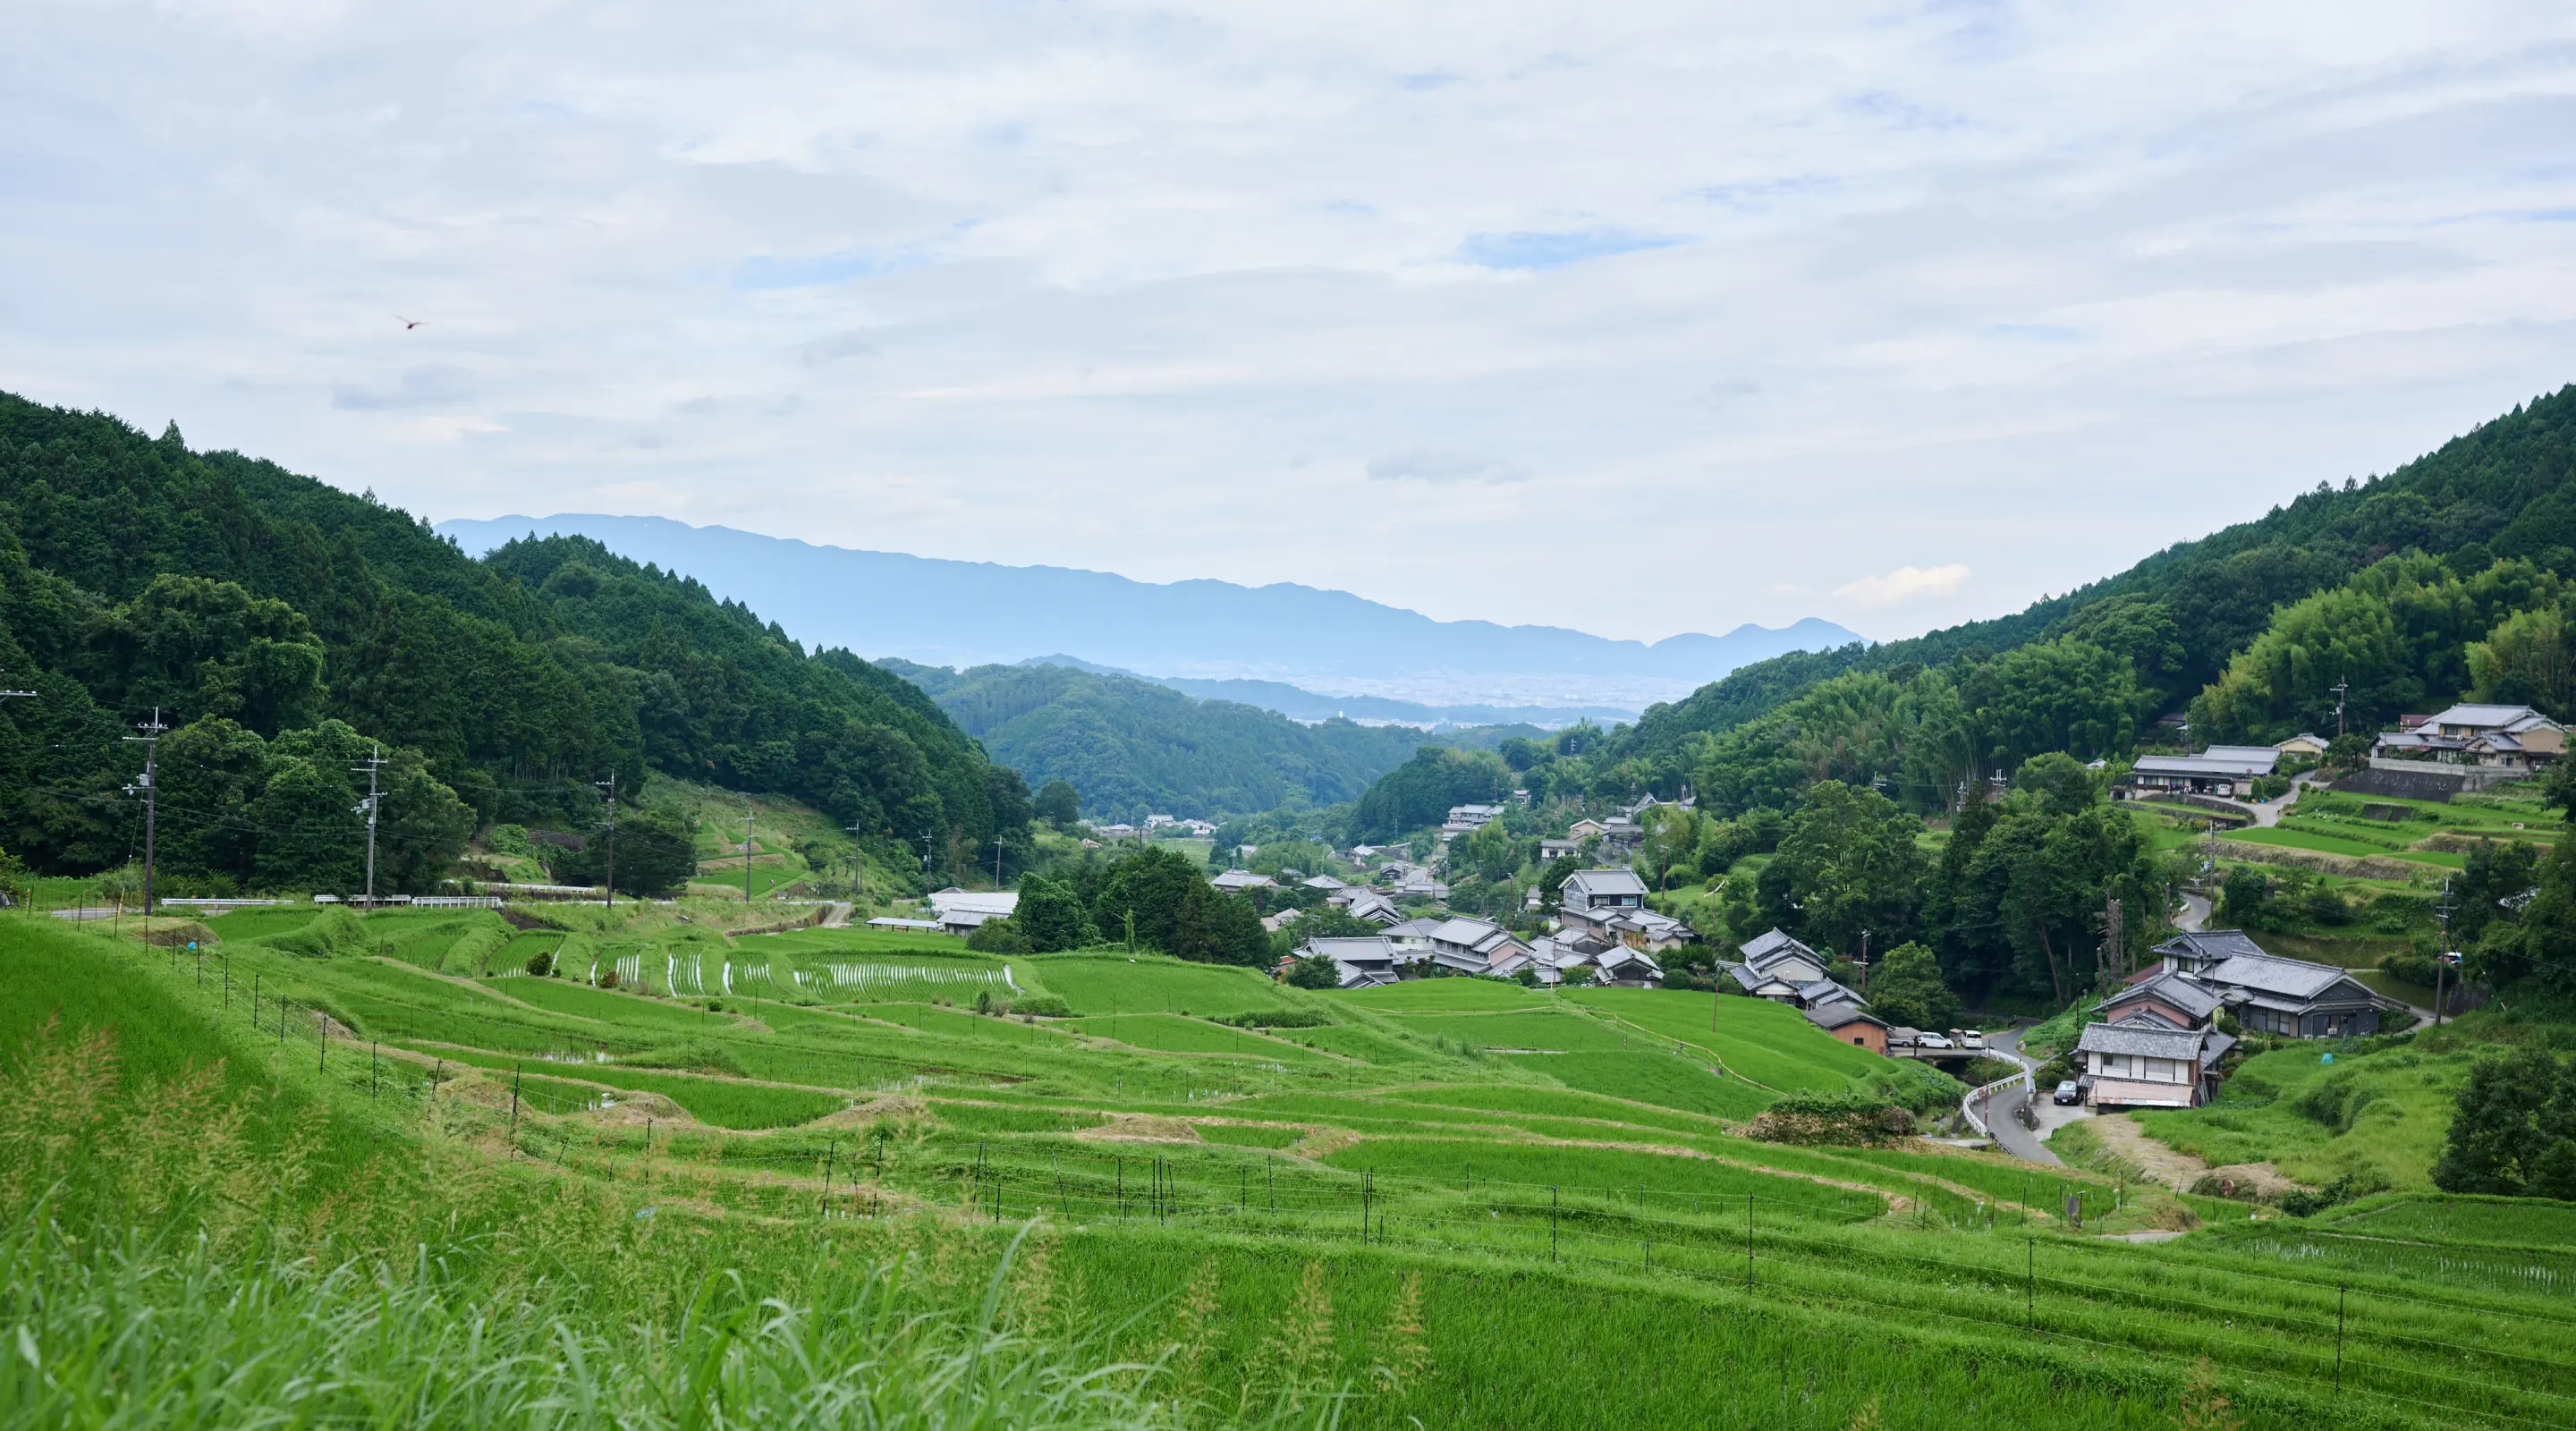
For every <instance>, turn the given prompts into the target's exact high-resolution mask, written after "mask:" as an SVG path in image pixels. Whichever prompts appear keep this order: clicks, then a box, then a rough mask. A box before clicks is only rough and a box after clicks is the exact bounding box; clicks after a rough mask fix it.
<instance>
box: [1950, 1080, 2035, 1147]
mask: <svg viewBox="0 0 2576 1431" xmlns="http://www.w3.org/2000/svg"><path fill="white" fill-rule="evenodd" d="M2030 1072H2031V1070H2030V1065H2029V1064H2027V1063H2025V1064H2023V1065H2022V1067H2021V1072H2019V1073H2016V1074H2013V1075H2011V1076H2010V1077H2006V1078H1998V1079H1996V1080H1995V1081H1994V1082H1992V1083H1989V1084H1987V1085H1985V1086H1984V1087H1982V1088H1971V1089H1969V1090H1968V1096H1967V1097H1965V1098H1962V1099H1960V1100H1959V1112H1960V1114H1961V1115H1962V1116H1964V1117H1965V1118H1966V1119H1967V1120H1968V1126H1969V1127H1971V1128H1974V1129H1976V1130H1977V1136H1978V1137H1980V1138H1991V1137H1993V1136H1994V1135H1995V1134H1994V1130H1993V1129H1992V1128H1989V1127H1987V1126H1986V1120H1985V1117H1984V1115H1983V1114H1981V1113H1979V1112H1978V1111H1977V1110H1978V1107H1979V1105H1985V1106H1988V1107H1991V1106H1993V1103H1994V1097H1995V1095H1996V1094H1998V1093H2001V1092H2003V1091H2004V1090H2005V1089H2007V1088H2010V1087H2012V1086H2013V1085H2014V1084H2016V1083H2021V1084H2028V1083H2029V1082H2030Z"/></svg>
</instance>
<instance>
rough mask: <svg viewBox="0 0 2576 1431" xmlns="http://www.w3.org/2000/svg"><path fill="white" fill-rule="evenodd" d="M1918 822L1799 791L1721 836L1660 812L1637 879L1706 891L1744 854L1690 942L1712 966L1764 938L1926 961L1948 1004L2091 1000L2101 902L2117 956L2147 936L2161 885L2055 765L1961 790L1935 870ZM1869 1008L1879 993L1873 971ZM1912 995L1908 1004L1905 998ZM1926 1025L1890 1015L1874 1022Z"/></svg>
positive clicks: (2083, 788)
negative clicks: (1748, 869)
mask: <svg viewBox="0 0 2576 1431" xmlns="http://www.w3.org/2000/svg"><path fill="white" fill-rule="evenodd" d="M1922 836H1923V822H1922V819H1921V818H1920V817H1919V816H1918V815H1916V814H1914V813H1913V812H1912V811H1910V810H1908V809H1906V808H1905V807H1904V806H1903V805H1901V804H1900V803H1899V802H1897V801H1895V800H1893V799H1891V798H1889V797H1888V796H1887V795H1885V794H1882V793H1880V792H1879V791H1877V790H1874V789H1872V788H1870V787H1869V786H1867V785H1853V784H1848V783H1845V782H1843V781H1840V780H1833V779H1826V780H1819V781H1816V782H1814V783H1812V784H1810V785H1808V786H1806V787H1805V788H1804V789H1803V790H1801V791H1800V792H1798V794H1797V797H1796V799H1795V801H1794V802H1793V803H1792V804H1791V805H1790V806H1789V807H1788V808H1786V809H1785V810H1777V809H1771V808H1768V807H1765V808H1758V809H1755V810H1753V811H1750V812H1747V813H1746V814H1744V815H1741V816H1738V817H1736V818H1732V819H1728V818H1722V817H1719V816H1717V815H1713V814H1710V813H1706V812H1703V811H1696V810H1683V809H1677V808H1671V807H1666V808H1662V809H1658V810H1656V811H1654V812H1652V814H1651V816H1650V817H1649V823H1648V826H1647V834H1646V839H1645V843H1644V845H1643V847H1642V848H1641V850H1640V859H1639V863H1640V864H1641V865H1642V866H1643V867H1644V870H1645V873H1646V874H1647V875H1648V877H1649V878H1650V879H1654V880H1658V881H1661V880H1666V879H1670V878H1672V877H1673V876H1675V875H1685V876H1696V877H1706V876H1710V875H1716V874H1722V873H1725V872H1726V871H1727V870H1729V869H1730V868H1731V867H1732V866H1733V865H1734V864H1735V862H1736V861H1737V860H1739V859H1742V858H1743V857H1744V856H1746V855H1748V854H1758V853H1766V852H1767V853H1769V854H1770V856H1771V858H1770V859H1769V860H1767V861H1765V862H1764V863H1763V865H1762V867H1761V871H1760V873H1759V874H1757V875H1755V876H1753V877H1752V878H1750V879H1747V878H1743V877H1740V876H1739V877H1737V878H1733V879H1729V880H1727V881H1726V883H1725V886H1724V903H1723V905H1722V910H1723V913H1724V918H1725V926H1726V927H1724V928H1722V929H1721V928H1703V929H1702V933H1703V934H1704V935H1705V936H1706V937H1707V938H1708V939H1709V940H1711V941H1712V942H1713V943H1715V944H1717V945H1718V946H1719V948H1720V950H1724V949H1727V948H1731V947H1732V946H1733V944H1734V943H1737V942H1740V941H1742V940H1745V939H1749V938H1751V937H1752V936H1754V935H1755V934H1758V933H1760V932H1762V931H1763V930H1766V929H1772V928H1778V929H1784V930H1787V931H1788V932H1789V933H1791V934H1794V935H1796V936H1798V937H1799V938H1800V939H1803V940H1805V941H1806V942H1807V943H1808V944H1810V945H1812V946H1814V947H1815V948H1817V949H1819V950H1822V951H1825V952H1827V953H1829V954H1833V955H1836V956H1839V957H1841V958H1843V959H1846V960H1851V961H1854V962H1855V963H1856V962H1857V961H1858V959H1860V958H1861V957H1862V955H1863V953H1864V951H1872V952H1871V954H1870V957H1871V958H1872V959H1873V961H1875V960H1877V959H1879V958H1882V957H1896V959H1897V963H1898V964H1899V966H1900V967H1901V966H1903V965H1905V964H1906V963H1907V962H1908V960H1909V958H1910V957H1911V956H1899V954H1898V951H1901V950H1904V949H1906V948H1907V946H1916V947H1918V948H1920V949H1922V950H1924V951H1928V956H1929V957H1928V958H1926V959H1925V960H1923V962H1922V963H1921V965H1920V966H1919V967H1920V968H1922V969H1923V970H1925V971H1927V972H1928V971H1930V970H1931V969H1933V968H1935V967H1937V970H1938V974H1939V983H1940V984H1941V985H1942V986H1944V987H1946V988H1947V989H1948V990H1949V991H1950V993H1951V995H1953V996H1956V997H1958V998H1963V999H1966V1000H1968V1001H1972V1002H1980V1001H1984V1000H1988V999H1991V998H1993V997H1995V996H1996V995H2007V996H2022V997H2027V998H2031V999H2045V1000H2047V1001H2048V1002H2049V1003H2050V1004H2051V1005H2052V1006H2054V1005H2062V1004H2064V1003H2065V1002H2066V1001H2067V1000H2068V999H2070V998H2072V997H2073V996H2074V995H2076V994H2078V993H2081V992H2083V991H2085V990H2087V989H2090V988H2093V987H2095V986H2096V985H2097V984H2098V983H2099V982H2100V981H2101V980H2102V978H2103V977H2104V976H2105V975H2106V974H2117V973H2119V972H2121V969H2120V968H2119V967H2117V966H2114V965H2112V964H2110V963H2109V962H2107V961H2108V959H2109V955H2108V954H2107V952H2106V951H2107V950H2108V949H2109V948H2110V944H2109V939H2108V931H2109V929H2110V928H2111V925H2110V923H2109V918H2108V916H2109V913H2110V907H2111V906H2110V902H2111V901H2112V900H2115V899H2116V900H2117V901H2119V909H2120V913H2119V929H2120V935H2121V939H2122V945H2121V948H2122V951H2123V952H2124V953H2125V954H2128V955H2131V956H2136V955H2141V954H2143V951H2144V949H2145V948H2146V943H2145V942H2142V941H2149V942H2151V941H2152V939H2153V936H2154V933H2155V931H2156V930H2158V929H2160V928H2161V927H2162V926H2163V922H2164V910H2165V903H2166V897H2167V891H2168V888H2169V886H2170V884H2171V883H2172V881H2173V880H2174V879H2176V878H2178V877H2179V876H2178V872H2177V871H2175V870H2173V869H2170V868H2169V867H2168V866H2167V864H2166V863H2165V862H2164V861H2160V860H2159V859H2158V858H2157V857H2156V854H2155V851H2154V849H2153V848H2152V846H2151V845H2150V843H2149V842H2148V840H2147V838H2146V837H2145V835H2143V834H2142V833H2141V832H2140V830H2139V828H2138V824H2137V822H2136V821H2135V820H2133V819H2131V818H2129V816H2128V814H2127V813H2126V812H2125V811H2123V810H2121V809H2120V808H2119V807H2118V806H2116V805H2114V804H2113V803H2112V801H2111V799H2110V790H2109V783H2108V780H2107V778H2106V772H2104V771H2099V770H2089V769H2087V768H2085V766H2084V765H2082V764H2081V763H2079V762H2077V761H2076V760H2075V759H2074V758H2072V757H2071V756H2067V755H2064V754H2055V753H2052V754H2046V755H2040V756H2036V757H2034V758H2032V759H2030V760H2027V761H2025V762H2023V763H2022V766H2021V768H2020V771H2019V772H2018V774H2017V776H2016V778H2015V782H2014V784H2013V785H2012V786H2011V787H2010V788H2009V789H2007V790H2004V791H2003V792H2002V793H2000V794H1999V795H1997V794H1992V793H1991V792H1990V791H1989V789H1988V785H1987V782H1985V781H1982V780H1981V781H1978V782H1976V783H1975V784H1972V785H1971V786H1970V787H1969V788H1968V792H1967V797H1966V800H1965V802H1964V804H1963V805H1962V806H1961V807H1960V809H1959V811H1958V813H1957V815H1956V817H1955V818H1954V819H1953V821H1952V824H1951V833H1950V838H1949V840H1948V842H1947V843H1946V844H1944V845H1942V846H1941V847H1940V852H1939V855H1938V857H1937V858H1936V857H1934V856H1933V855H1932V854H1930V853H1928V852H1927V851H1926V850H1925V848H1924V845H1923V839H1922ZM1869 982H1870V993H1871V997H1872V999H1873V1001H1874V1002H1877V1001H1880V999H1881V996H1882V995H1884V994H1886V993H1888V992H1889V986H1887V985H1885V984H1883V983H1882V981H1881V976H1880V973H1879V971H1878V970H1877V969H1876V968H1875V967H1873V968H1872V970H1871V972H1870V974H1869ZM1917 992H1918V994H1919V993H1921V992H1922V991H1921V990H1919V989H1918V991H1917ZM1934 1004H1935V1010H1934V1011H1931V1012H1927V1011H1926V1010H1924V1009H1922V1008H1919V1007H1913V1006H1911V1005H1908V1004H1906V1003H1904V1002H1900V1004H1899V1005H1898V1007H1897V1008H1896V1010H1895V1011H1894V1012H1893V1013H1886V1012H1885V1011H1884V1010H1882V1012H1883V1013H1885V1016H1886V1017H1888V1018H1889V1019H1890V1021H1891V1022H1898V1023H1913V1022H1919V1021H1920V1020H1921V1019H1924V1018H1931V1017H1936V1016H1937V1010H1938V1008H1939V1007H1942V1006H1943V1005H1942V1003H1941V1001H1940V1000H1939V999H1935V1000H1934Z"/></svg>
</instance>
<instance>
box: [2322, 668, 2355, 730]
mask: <svg viewBox="0 0 2576 1431" xmlns="http://www.w3.org/2000/svg"><path fill="white" fill-rule="evenodd" d="M2326 689H2327V690H2330V691H2332V692H2334V693H2335V735H2336V737H2337V738H2338V739H2339V738H2341V737H2342V735H2343V698H2344V693H2345V692H2347V691H2350V690H2351V689H2352V677H2350V676H2345V677H2343V678H2341V679H2340V680H2337V681H2336V682H2335V683H2334V684H2333V685H2331V686H2328V687H2326Z"/></svg>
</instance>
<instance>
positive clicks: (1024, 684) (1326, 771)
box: [882, 657, 1434, 820]
mask: <svg viewBox="0 0 2576 1431" xmlns="http://www.w3.org/2000/svg"><path fill="white" fill-rule="evenodd" d="M882 669H884V670H886V671H888V672H891V673H892V674H894V675H897V676H900V677H902V678H903V679H905V680H907V681H910V682H912V683H913V684H914V685H916V686H919V687H920V688H921V689H922V691H923V692H924V693H926V694H927V695H929V697H930V698H931V699H932V700H933V701H935V702H937V703H938V705H939V708H940V709H941V710H942V711H944V712H947V713H948V716H949V718H950V719H952V720H954V721H956V722H957V724H958V726H959V727H960V728H962V729H963V730H965V731H966V733H967V734H969V735H972V736H974V737H976V738H977V739H978V740H981V741H982V742H984V747H985V749H986V750H987V751H989V752H991V754H992V758H993V759H995V760H997V761H1001V762H1004V763H1006V764H1009V765H1010V766H1011V767H1012V768H1013V769H1016V770H1018V771H1019V772H1020V774H1021V775H1023V776H1024V777H1026V778H1027V780H1028V783H1029V784H1030V786H1031V787H1033V788H1034V787H1038V786H1043V785H1045V784H1046V783H1047V782H1048V781H1051V780H1062V781H1064V782H1066V783H1067V784H1070V785H1071V786H1073V788H1074V790H1075V792H1076V793H1078V794H1079V795H1080V796H1081V797H1082V808H1083V811H1084V813H1086V814H1088V815H1091V816H1092V817H1094V818H1101V819H1118V820H1141V819H1143V818H1144V817H1145V816H1147V815H1149V814H1156V813H1161V814H1168V815H1179V816H1184V817H1188V816H1197V817H1201V818H1206V819H1221V818H1223V817H1225V816H1228V815H1245V814H1253V813H1257V812H1259V811H1263V810H1270V809H1275V808H1277V807H1278V806H1280V805H1282V804H1285V803H1289V802H1291V801H1294V802H1297V803H1301V804H1307V805H1331V804H1337V803H1339V802H1341V801H1345V800H1355V799H1357V798H1359V795H1360V792H1361V791H1363V790H1366V789H1367V788H1368V787H1369V782H1370V781H1373V780H1375V779H1376V778H1377V777H1379V776H1381V775H1383V774H1385V773H1386V772H1387V771H1389V770H1392V769H1394V768H1395V767H1397V766H1399V765H1402V764H1403V763H1404V762H1405V761H1406V760H1407V759H1409V758H1410V757H1411V756H1412V754H1413V752H1414V750H1415V749H1416V748H1417V747H1419V746H1421V745H1423V744H1424V743H1426V742H1429V741H1432V740H1433V739H1434V737H1432V736H1429V735H1426V734H1424V733H1423V732H1421V731H1418V730H1415V729H1412V728H1411V727H1408V726H1364V725H1354V724H1352V723H1351V722H1349V721H1346V720H1327V721H1322V722H1319V723H1317V724H1314V725H1304V724H1300V723H1299V722H1296V721H1293V720H1290V719H1288V718H1287V717H1286V716H1283V715H1279V714H1277V713H1275V712H1272V711H1266V710H1259V709H1256V708H1254V707H1252V706H1248V705H1241V704H1238V703H1236V702H1233V701H1202V700H1197V699H1194V698H1192V697H1190V696H1188V695H1184V694H1183V693H1181V692H1179V691H1176V690H1173V689H1172V688H1170V687H1169V686H1165V685H1161V684H1159V683H1156V682H1153V681H1147V680H1142V679H1139V678H1137V677H1134V676H1128V675H1122V674H1119V673H1116V672H1110V671H1098V670H1088V669H1080V668H1077V667H1075V666H1072V665H1065V664H1057V663H1053V662H1045V663H1039V664H1035V665H1024V666H976V667H970V668H969V669H967V670H963V671H954V670H950V669H948V668H946V667H942V666H923V665H919V664H917V663H914V662H911V661H906V660H904V659H902V658H900V657H889V658H887V659H886V662H885V664H884V666H883V667H882Z"/></svg>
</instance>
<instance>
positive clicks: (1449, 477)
mask: <svg viewBox="0 0 2576 1431" xmlns="http://www.w3.org/2000/svg"><path fill="white" fill-rule="evenodd" d="M1368 475H1369V478H1370V480H1372V481H1376V482H1429V483H1432V484H1434V485H1446V484H1448V483H1452V482H1482V483H1485V484H1487V485H1489V486H1500V485H1502V484H1503V483H1506V482H1526V481H1528V480H1529V474H1528V473H1526V472H1523V471H1522V470H1520V469H1519V468H1517V467H1514V466H1513V465H1512V464H1510V463H1508V462H1505V461H1503V460H1502V459H1501V458H1499V457H1479V456H1477V455H1476V454H1475V453H1472V452H1442V451H1439V450H1437V449H1434V448H1423V447H1414V448H1407V449H1406V450H1404V451H1402V452H1390V453H1388V454H1387V455H1385V456H1384V457H1378V458H1373V459H1371V460H1370V462H1369V465H1368Z"/></svg>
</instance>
